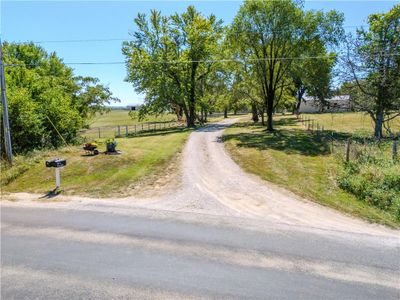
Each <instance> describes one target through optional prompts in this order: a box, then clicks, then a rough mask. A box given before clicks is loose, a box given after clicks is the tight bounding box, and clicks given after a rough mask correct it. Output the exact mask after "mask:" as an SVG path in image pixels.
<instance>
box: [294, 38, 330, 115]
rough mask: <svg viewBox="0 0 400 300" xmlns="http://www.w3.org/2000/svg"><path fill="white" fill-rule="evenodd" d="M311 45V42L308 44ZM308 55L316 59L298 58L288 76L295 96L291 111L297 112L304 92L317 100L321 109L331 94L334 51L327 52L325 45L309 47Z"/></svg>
mask: <svg viewBox="0 0 400 300" xmlns="http://www.w3.org/2000/svg"><path fill="white" fill-rule="evenodd" d="M310 46H311V44H310ZM307 55H308V56H310V57H319V58H318V59H304V60H298V61H296V62H295V63H294V65H293V68H292V70H291V71H290V76H291V78H292V82H293V84H292V87H291V88H290V89H291V92H292V95H293V96H294V97H295V98H296V104H295V106H294V107H293V112H296V113H297V112H298V111H299V108H300V105H301V101H302V99H303V96H304V95H305V94H307V95H309V96H313V97H314V98H315V99H316V100H318V102H319V104H320V107H321V110H323V109H324V106H325V102H326V101H325V99H326V98H327V97H328V96H329V95H330V94H331V88H330V85H331V79H332V70H333V66H334V64H335V61H336V55H335V54H334V53H330V54H328V53H327V52H326V50H325V47H318V48H311V49H309V50H308V51H307Z"/></svg>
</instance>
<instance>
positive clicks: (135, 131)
mask: <svg viewBox="0 0 400 300" xmlns="http://www.w3.org/2000/svg"><path fill="white" fill-rule="evenodd" d="M135 134H136V124H135Z"/></svg>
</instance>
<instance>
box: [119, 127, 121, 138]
mask: <svg viewBox="0 0 400 300" xmlns="http://www.w3.org/2000/svg"><path fill="white" fill-rule="evenodd" d="M120 136H121V127H120V126H119V125H118V137H120Z"/></svg>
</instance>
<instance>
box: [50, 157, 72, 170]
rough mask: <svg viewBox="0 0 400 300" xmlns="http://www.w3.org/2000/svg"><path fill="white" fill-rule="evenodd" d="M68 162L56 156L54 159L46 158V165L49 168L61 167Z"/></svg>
mask: <svg viewBox="0 0 400 300" xmlns="http://www.w3.org/2000/svg"><path fill="white" fill-rule="evenodd" d="M66 164H67V160H65V159H60V158H56V159H53V160H46V167H48V168H61V167H64V166H65V165H66Z"/></svg>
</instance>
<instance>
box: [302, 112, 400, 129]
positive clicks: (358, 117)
mask: <svg viewBox="0 0 400 300" xmlns="http://www.w3.org/2000/svg"><path fill="white" fill-rule="evenodd" d="M303 116H306V117H310V118H311V119H314V120H316V121H317V122H318V123H319V124H320V125H323V126H324V129H327V130H334V131H336V132H345V133H357V132H360V133H369V134H372V133H373V132H374V124H373V122H372V119H371V117H370V116H369V115H367V114H365V113H360V112H345V113H324V114H303ZM390 127H391V129H392V130H393V131H394V132H397V133H400V118H396V119H394V120H393V121H391V122H390Z"/></svg>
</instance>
